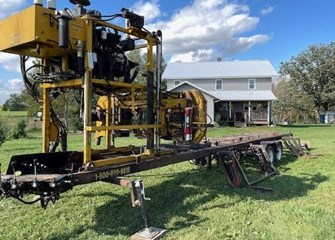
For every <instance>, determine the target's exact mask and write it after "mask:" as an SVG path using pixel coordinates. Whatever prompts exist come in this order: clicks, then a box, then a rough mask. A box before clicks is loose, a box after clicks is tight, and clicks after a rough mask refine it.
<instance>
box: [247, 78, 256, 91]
mask: <svg viewBox="0 0 335 240" xmlns="http://www.w3.org/2000/svg"><path fill="white" fill-rule="evenodd" d="M251 81H254V84H253V85H254V87H253V88H250V82H251ZM256 82H257V81H256V79H255V78H249V79H248V89H249V90H256Z"/></svg>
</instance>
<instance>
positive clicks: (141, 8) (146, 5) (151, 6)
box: [131, 0, 161, 23]
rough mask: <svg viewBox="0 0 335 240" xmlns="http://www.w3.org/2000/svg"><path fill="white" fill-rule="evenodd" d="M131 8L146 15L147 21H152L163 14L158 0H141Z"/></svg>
mask: <svg viewBox="0 0 335 240" xmlns="http://www.w3.org/2000/svg"><path fill="white" fill-rule="evenodd" d="M131 10H132V11H134V12H135V13H137V14H140V15H142V16H144V20H145V22H146V23H150V22H152V21H153V20H154V19H156V18H157V17H159V16H160V15H161V11H160V9H159V4H158V1H157V0H151V1H149V2H144V1H142V0H141V1H139V2H137V3H136V4H135V5H133V6H132V7H131Z"/></svg>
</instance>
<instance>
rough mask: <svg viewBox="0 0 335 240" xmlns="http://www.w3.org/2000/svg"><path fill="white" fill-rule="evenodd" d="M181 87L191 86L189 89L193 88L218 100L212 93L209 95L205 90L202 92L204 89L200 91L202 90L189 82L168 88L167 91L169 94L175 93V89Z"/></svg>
mask: <svg viewBox="0 0 335 240" xmlns="http://www.w3.org/2000/svg"><path fill="white" fill-rule="evenodd" d="M182 85H189V86H191V87H193V88H195V89H197V90H199V91H201V92H204V93H206V94H207V95H209V96H211V97H212V98H213V99H218V98H217V97H216V96H215V94H213V93H209V92H208V91H206V90H204V89H202V88H200V87H198V86H196V85H194V84H192V83H190V82H188V81H184V82H181V83H180V84H178V85H177V86H173V87H171V88H169V89H168V90H167V91H169V92H172V91H175V90H176V89H178V88H179V87H180V86H182Z"/></svg>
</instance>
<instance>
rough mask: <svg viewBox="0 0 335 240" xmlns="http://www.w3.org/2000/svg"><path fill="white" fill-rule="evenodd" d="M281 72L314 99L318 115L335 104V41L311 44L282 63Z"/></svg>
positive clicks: (298, 88)
mask: <svg viewBox="0 0 335 240" xmlns="http://www.w3.org/2000/svg"><path fill="white" fill-rule="evenodd" d="M280 73H281V74H282V75H288V76H289V77H290V79H291V81H292V82H293V83H294V85H295V86H296V88H297V90H299V91H302V92H305V93H306V94H307V95H308V96H309V97H310V98H311V99H312V101H313V103H314V106H315V108H316V112H317V114H318V116H319V114H320V113H321V111H322V110H325V111H327V110H328V109H329V107H331V106H334V105H335V42H332V43H330V44H320V45H312V46H310V47H309V48H308V49H307V50H304V51H302V52H301V53H300V54H299V55H298V56H295V57H292V58H291V60H290V61H288V62H284V63H282V64H281V66H280Z"/></svg>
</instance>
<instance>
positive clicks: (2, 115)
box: [0, 110, 28, 117]
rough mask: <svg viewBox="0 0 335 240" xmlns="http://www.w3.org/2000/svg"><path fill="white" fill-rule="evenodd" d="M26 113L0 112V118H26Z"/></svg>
mask: <svg viewBox="0 0 335 240" xmlns="http://www.w3.org/2000/svg"><path fill="white" fill-rule="evenodd" d="M27 116H28V111H2V110H0V117H27Z"/></svg>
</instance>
